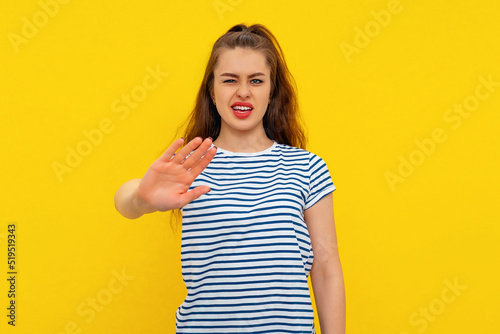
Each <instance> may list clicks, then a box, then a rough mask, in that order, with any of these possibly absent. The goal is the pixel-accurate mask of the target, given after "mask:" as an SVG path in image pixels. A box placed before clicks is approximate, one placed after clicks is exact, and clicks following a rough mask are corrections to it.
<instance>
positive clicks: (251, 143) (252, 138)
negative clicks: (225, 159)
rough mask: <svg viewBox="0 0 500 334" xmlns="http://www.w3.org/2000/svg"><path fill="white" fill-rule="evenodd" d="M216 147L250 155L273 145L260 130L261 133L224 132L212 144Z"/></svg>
mask: <svg viewBox="0 0 500 334" xmlns="http://www.w3.org/2000/svg"><path fill="white" fill-rule="evenodd" d="M213 144H214V145H215V146H217V147H220V148H221V149H223V150H226V151H230V152H235V153H236V152H241V153H252V152H261V151H264V150H266V149H268V148H269V147H271V146H272V145H273V140H271V139H269V138H268V137H267V135H266V132H265V131H264V128H262V131H244V132H243V131H224V129H223V128H221V131H220V134H219V136H218V137H217V139H216V140H215V141H214V142H213Z"/></svg>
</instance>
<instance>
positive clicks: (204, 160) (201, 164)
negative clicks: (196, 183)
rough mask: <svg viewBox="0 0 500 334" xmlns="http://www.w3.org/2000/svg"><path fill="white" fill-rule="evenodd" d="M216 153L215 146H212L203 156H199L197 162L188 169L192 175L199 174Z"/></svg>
mask: <svg viewBox="0 0 500 334" xmlns="http://www.w3.org/2000/svg"><path fill="white" fill-rule="evenodd" d="M216 154H217V147H216V146H214V147H212V148H211V149H209V150H208V152H207V153H205V156H204V157H203V158H201V160H199V161H198V163H197V164H196V165H194V166H193V167H192V168H191V169H190V172H191V173H192V174H193V175H194V177H197V176H198V175H200V173H201V172H202V171H203V170H204V169H205V168H206V167H207V166H208V164H209V163H210V161H212V159H213V158H214V157H215V155H216Z"/></svg>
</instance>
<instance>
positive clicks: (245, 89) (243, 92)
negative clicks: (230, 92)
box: [237, 84, 250, 98]
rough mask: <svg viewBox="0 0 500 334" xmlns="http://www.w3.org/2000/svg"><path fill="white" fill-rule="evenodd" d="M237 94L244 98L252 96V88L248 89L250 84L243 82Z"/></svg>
mask: <svg viewBox="0 0 500 334" xmlns="http://www.w3.org/2000/svg"><path fill="white" fill-rule="evenodd" d="M237 95H238V96H239V97H242V98H246V97H249V96H250V90H249V89H248V85H246V84H242V85H240V86H239V87H238V91H237Z"/></svg>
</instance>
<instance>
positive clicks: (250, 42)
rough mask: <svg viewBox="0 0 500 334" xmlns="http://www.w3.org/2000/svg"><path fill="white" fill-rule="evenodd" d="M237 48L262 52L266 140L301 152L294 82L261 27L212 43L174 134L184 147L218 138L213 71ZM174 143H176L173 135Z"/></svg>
mask: <svg viewBox="0 0 500 334" xmlns="http://www.w3.org/2000/svg"><path fill="white" fill-rule="evenodd" d="M237 47H241V48H250V49H252V50H255V51H260V52H262V53H263V54H264V56H265V57H266V61H267V64H268V65H269V67H270V69H271V71H270V72H271V78H270V79H271V99H270V100H271V101H270V103H269V106H268V108H267V111H266V113H265V114H264V118H263V125H264V130H265V132H266V135H267V137H268V138H269V139H272V140H275V141H276V142H278V143H280V144H286V145H290V146H295V147H299V148H302V149H305V148H306V144H307V142H306V141H307V139H306V136H305V132H304V128H303V126H302V120H301V117H300V113H299V104H298V101H297V86H296V84H295V80H294V78H293V76H292V74H291V73H290V71H289V70H288V66H287V65H286V62H285V56H284V54H283V51H282V50H281V47H280V45H279V43H278V41H277V39H276V37H275V36H274V35H273V34H272V33H271V31H269V29H268V28H266V27H265V26H263V25H261V24H253V25H251V26H247V25H245V24H237V25H235V26H233V27H232V28H230V29H229V30H228V31H227V32H226V33H225V34H224V35H222V36H221V37H219V39H217V41H216V42H215V44H214V46H213V47H212V52H211V54H210V58H209V60H208V64H207V67H206V70H205V75H204V77H203V81H202V82H201V86H200V89H199V90H198V94H197V96H196V103H195V106H194V109H193V111H192V112H191V114H190V115H189V117H188V118H187V119H186V121H185V122H184V123H183V124H182V125H181V126H180V127H179V128H178V130H177V132H179V131H180V129H181V128H185V130H184V143H188V142H189V141H191V140H192V139H194V138H195V137H198V136H200V137H202V138H207V137H212V138H213V140H216V139H217V137H218V136H219V133H220V128H221V118H220V115H219V113H218V112H217V109H216V106H215V105H214V104H213V101H212V98H211V97H212V95H213V94H212V93H213V87H214V68H215V67H216V65H217V61H218V59H219V55H220V53H221V52H222V51H224V50H226V49H229V50H233V49H235V48H237ZM186 123H187V125H186ZM175 139H177V134H176V137H175ZM174 215H175V216H177V217H176V219H177V220H179V218H180V217H181V212H180V210H175V213H174Z"/></svg>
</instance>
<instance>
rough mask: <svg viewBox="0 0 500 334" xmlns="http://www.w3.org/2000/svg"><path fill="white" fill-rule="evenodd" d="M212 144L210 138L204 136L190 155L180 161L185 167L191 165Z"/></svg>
mask: <svg viewBox="0 0 500 334" xmlns="http://www.w3.org/2000/svg"><path fill="white" fill-rule="evenodd" d="M210 145H212V138H210V137H208V138H206V139H205V140H204V141H203V142H202V143H201V145H200V146H199V147H198V148H197V149H196V150H195V151H194V152H193V153H191V155H190V156H188V157H187V158H186V159H185V160H184V162H183V163H182V164H183V165H184V166H185V167H186V168H187V169H189V168H191V167H193V166H194V165H195V164H196V163H197V162H198V160H200V158H201V157H202V156H203V154H205V153H206V152H207V150H208V149H209V148H210Z"/></svg>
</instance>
